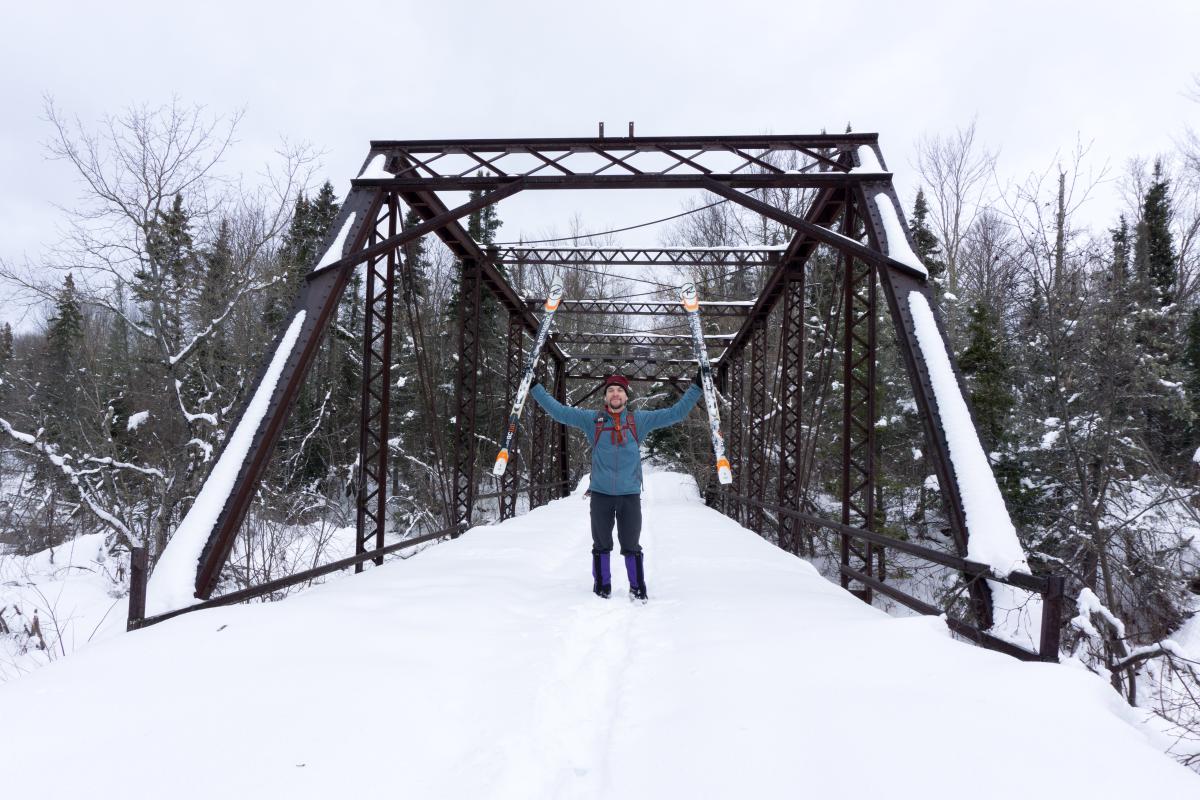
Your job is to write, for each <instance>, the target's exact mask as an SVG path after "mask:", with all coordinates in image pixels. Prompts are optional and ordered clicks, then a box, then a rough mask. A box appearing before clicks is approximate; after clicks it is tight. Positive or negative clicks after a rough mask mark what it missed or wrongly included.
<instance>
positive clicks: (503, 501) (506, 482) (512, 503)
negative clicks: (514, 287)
mask: <svg viewBox="0 0 1200 800" xmlns="http://www.w3.org/2000/svg"><path fill="white" fill-rule="evenodd" d="M524 330H525V326H524V325H523V324H522V323H521V320H520V319H519V318H518V317H517V315H516V314H511V313H510V314H509V315H508V348H507V351H506V355H507V357H506V359H505V365H506V369H505V379H506V380H505V384H504V385H505V391H506V394H505V404H504V407H505V408H506V409H510V408H512V405H513V403H514V402H515V401H516V398H517V384H519V383H520V381H521V367H522V363H521V358H522V353H521V342H522V340H521V335H522V333H523V332H524ZM517 428H518V429H517V430H516V431H514V432H513V440H512V445H511V447H510V452H509V457H508V469H506V470H505V471H504V474H503V475H501V476H500V519H509V518H511V517H515V516H516V515H517V485H518V484H519V483H520V476H521V473H520V471H519V469H518V467H517V459H516V454H517V452H518V438H519V437H520V435H521V432H520V423H519V420H518V425H517Z"/></svg>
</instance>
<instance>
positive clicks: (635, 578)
mask: <svg viewBox="0 0 1200 800" xmlns="http://www.w3.org/2000/svg"><path fill="white" fill-rule="evenodd" d="M625 571H626V572H627V573H628V574H629V599H630V600H638V601H641V602H642V603H645V602H646V600H647V599H648V598H647V596H646V573H645V571H644V570H643V569H642V554H641V553H626V554H625Z"/></svg>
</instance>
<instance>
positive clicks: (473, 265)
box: [453, 259, 483, 537]
mask: <svg viewBox="0 0 1200 800" xmlns="http://www.w3.org/2000/svg"><path fill="white" fill-rule="evenodd" d="M481 273H482V270H481V265H480V264H479V262H477V261H475V260H473V259H467V260H466V261H464V262H463V264H462V276H461V279H460V283H459V294H458V380H457V382H456V386H457V392H456V398H455V399H456V401H457V402H456V411H455V416H454V420H453V421H454V431H455V440H454V524H455V531H456V532H455V534H454V536H456V537H457V536H458V535H460V534H461V533H462V532H463V531H465V530H466V529H467V528H469V527H471V518H472V514H473V512H474V506H475V454H476V451H477V450H478V445H477V443H476V441H475V400H476V394H477V384H478V379H479V317H480V313H479V312H480V307H481V305H482V302H483V297H482V291H483V276H482V274H481Z"/></svg>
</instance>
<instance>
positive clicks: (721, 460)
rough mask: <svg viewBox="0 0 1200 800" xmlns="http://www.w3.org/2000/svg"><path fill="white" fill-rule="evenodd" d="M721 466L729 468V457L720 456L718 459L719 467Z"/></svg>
mask: <svg viewBox="0 0 1200 800" xmlns="http://www.w3.org/2000/svg"><path fill="white" fill-rule="evenodd" d="M721 467H725V468H726V469H729V459H728V458H718V459H717V469H720V468H721Z"/></svg>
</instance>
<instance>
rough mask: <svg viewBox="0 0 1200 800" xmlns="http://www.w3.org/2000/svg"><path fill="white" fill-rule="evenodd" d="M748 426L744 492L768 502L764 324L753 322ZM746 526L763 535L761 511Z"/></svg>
mask: <svg viewBox="0 0 1200 800" xmlns="http://www.w3.org/2000/svg"><path fill="white" fill-rule="evenodd" d="M749 422H750V424H749V426H748V427H749V437H748V441H747V443H746V450H747V451H748V452H749V455H750V464H749V475H748V480H747V481H746V486H747V492H748V494H749V496H750V497H751V498H753V499H754V500H757V501H758V502H760V503H765V502H766V501H767V497H766V494H767V492H766V485H767V322H766V320H765V319H764V320H759V321H757V322H756V323H755V326H754V329H753V331H752V333H751V336H750V421H749ZM747 516H748V520H747V527H749V528H750V529H751V530H753V531H757V532H758V533H759V534H762V533H763V532H764V531H763V511H762V508H761V507H759V506H751V507H750V509H749V514H748V515H747Z"/></svg>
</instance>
